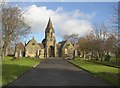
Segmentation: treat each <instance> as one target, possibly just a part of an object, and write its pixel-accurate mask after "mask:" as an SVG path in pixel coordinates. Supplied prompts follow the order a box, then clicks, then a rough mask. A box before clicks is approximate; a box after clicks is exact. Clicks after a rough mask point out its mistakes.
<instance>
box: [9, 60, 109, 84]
mask: <svg viewBox="0 0 120 88" xmlns="http://www.w3.org/2000/svg"><path fill="white" fill-rule="evenodd" d="M109 85H111V84H110V83H108V82H107V81H105V80H103V79H101V78H98V77H94V76H93V75H92V74H90V73H88V72H86V71H84V70H82V69H79V68H78V67H76V66H74V65H72V64H70V63H69V62H67V61H65V60H63V59H61V58H51V59H46V60H45V61H43V62H42V63H40V64H39V65H38V66H37V67H35V68H34V69H33V70H31V71H29V72H28V73H26V74H25V75H23V76H21V77H20V78H18V79H17V80H16V81H14V82H13V83H11V84H10V85H9V86H109Z"/></svg>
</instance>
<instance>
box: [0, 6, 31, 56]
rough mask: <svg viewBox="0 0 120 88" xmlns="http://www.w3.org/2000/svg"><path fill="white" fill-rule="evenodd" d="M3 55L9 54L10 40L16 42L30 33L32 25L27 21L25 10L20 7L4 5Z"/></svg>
mask: <svg viewBox="0 0 120 88" xmlns="http://www.w3.org/2000/svg"><path fill="white" fill-rule="evenodd" d="M1 11H2V38H3V47H2V57H4V55H5V56H6V55H7V49H8V45H9V44H10V42H12V41H13V42H14V41H16V40H18V39H20V38H21V37H25V36H26V35H27V34H29V33H30V26H29V25H28V24H27V23H25V20H24V17H23V14H24V13H23V12H22V11H21V10H20V9H19V8H18V7H10V6H9V7H6V6H4V7H2V10H1Z"/></svg>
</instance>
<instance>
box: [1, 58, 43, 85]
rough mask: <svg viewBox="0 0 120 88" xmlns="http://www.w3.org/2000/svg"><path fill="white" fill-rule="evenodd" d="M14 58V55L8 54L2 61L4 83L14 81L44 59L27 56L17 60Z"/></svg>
mask: <svg viewBox="0 0 120 88" xmlns="http://www.w3.org/2000/svg"><path fill="white" fill-rule="evenodd" d="M12 59H13V57H8V56H7V57H5V58H4V61H3V63H2V85H7V84H8V83H10V82H12V81H13V80H15V79H17V78H18V77H19V76H20V75H22V74H24V73H25V72H27V71H29V70H30V69H32V68H33V67H34V66H36V65H37V64H39V63H40V62H41V61H42V60H41V59H34V58H25V57H21V58H19V59H16V60H12Z"/></svg>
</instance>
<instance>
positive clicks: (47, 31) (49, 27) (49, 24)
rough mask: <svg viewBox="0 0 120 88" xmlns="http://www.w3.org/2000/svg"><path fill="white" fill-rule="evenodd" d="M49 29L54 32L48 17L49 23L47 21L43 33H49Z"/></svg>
mask: <svg viewBox="0 0 120 88" xmlns="http://www.w3.org/2000/svg"><path fill="white" fill-rule="evenodd" d="M50 29H52V30H53V32H54V28H53V25H52V21H51V18H50V17H49V21H48V24H47V27H46V30H45V33H49V30H50Z"/></svg>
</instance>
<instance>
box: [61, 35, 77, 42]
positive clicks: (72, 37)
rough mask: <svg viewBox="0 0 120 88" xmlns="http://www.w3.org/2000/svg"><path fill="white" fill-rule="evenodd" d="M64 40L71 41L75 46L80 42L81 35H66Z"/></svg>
mask: <svg viewBox="0 0 120 88" xmlns="http://www.w3.org/2000/svg"><path fill="white" fill-rule="evenodd" d="M63 40H64V41H66V40H69V41H70V42H71V43H72V44H75V43H77V42H78V40H79V35H78V34H74V33H73V34H70V35H64V36H63Z"/></svg>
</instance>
